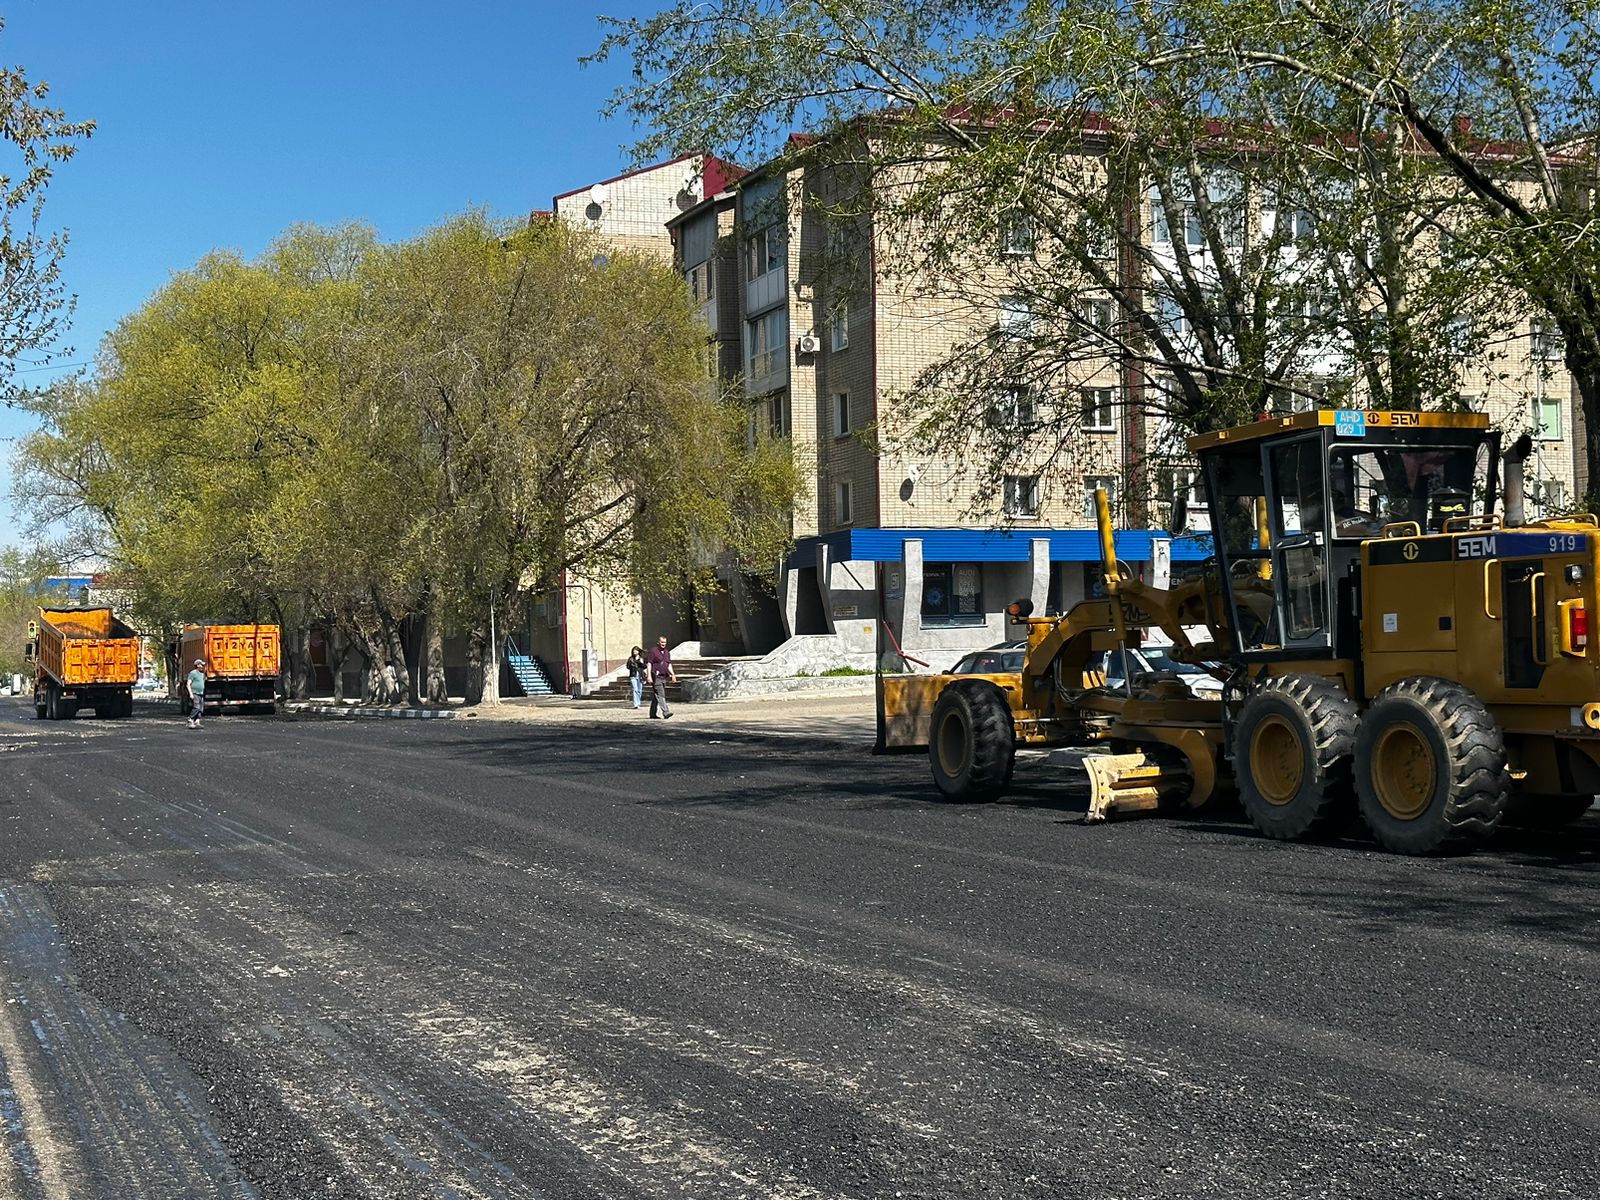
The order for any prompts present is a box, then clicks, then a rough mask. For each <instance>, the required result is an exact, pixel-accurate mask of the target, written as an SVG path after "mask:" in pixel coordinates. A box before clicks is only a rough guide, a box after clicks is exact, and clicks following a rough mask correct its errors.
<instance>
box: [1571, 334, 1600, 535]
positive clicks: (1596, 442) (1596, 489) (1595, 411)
mask: <svg viewBox="0 0 1600 1200" xmlns="http://www.w3.org/2000/svg"><path fill="white" fill-rule="evenodd" d="M1567 366H1568V369H1570V370H1572V377H1573V379H1574V380H1576V381H1577V384H1578V408H1579V410H1580V411H1581V412H1582V414H1583V432H1584V439H1583V441H1584V446H1583V467H1584V473H1585V475H1586V478H1585V480H1584V486H1583V491H1582V492H1578V489H1577V488H1574V489H1573V491H1574V492H1575V493H1576V494H1575V495H1574V496H1573V503H1574V505H1575V506H1576V507H1577V509H1578V511H1580V512H1592V513H1597V514H1600V361H1595V362H1587V361H1579V362H1577V363H1576V364H1574V363H1573V362H1572V360H1571V359H1570V358H1569V360H1568V363H1567ZM1566 433H1567V435H1568V437H1569V438H1575V437H1576V435H1577V430H1576V429H1572V430H1567V431H1566ZM1576 458H1577V456H1576V455H1574V462H1573V464H1572V465H1573V467H1574V468H1575V469H1576V468H1577V467H1578V465H1579V464H1578V462H1577V461H1576ZM1573 482H1574V483H1577V482H1578V481H1577V480H1573Z"/></svg>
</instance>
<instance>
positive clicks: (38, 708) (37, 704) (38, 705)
mask: <svg viewBox="0 0 1600 1200" xmlns="http://www.w3.org/2000/svg"><path fill="white" fill-rule="evenodd" d="M49 711H50V710H49V707H48V706H47V705H46V703H45V701H43V700H41V699H39V695H38V693H37V692H35V693H34V697H33V715H34V717H35V719H37V720H40V721H42V720H44V718H45V714H46V713H47V712H49Z"/></svg>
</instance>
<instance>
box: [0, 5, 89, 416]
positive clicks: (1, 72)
mask: <svg viewBox="0 0 1600 1200" xmlns="http://www.w3.org/2000/svg"><path fill="white" fill-rule="evenodd" d="M3 29H4V22H3V21H0V30H3ZM49 93H50V87H49V85H48V84H47V83H44V82H42V81H39V82H34V81H31V80H30V79H29V78H28V74H27V72H26V71H25V70H24V69H23V68H21V67H3V68H0V147H3V148H0V400H3V401H5V402H8V403H9V402H12V401H15V400H16V399H17V398H18V396H19V395H21V393H22V392H23V390H24V389H23V387H22V385H21V384H19V383H18V382H17V379H16V370H17V364H18V363H19V362H22V361H24V360H26V361H27V362H29V363H30V364H31V365H33V366H39V365H42V363H43V362H44V361H47V360H48V351H49V350H50V348H51V347H52V346H54V345H55V343H56V341H57V339H58V338H59V336H60V334H61V331H62V329H63V327H64V325H65V323H66V321H67V319H68V317H69V316H70V313H71V307H72V304H71V299H70V297H69V296H68V295H67V293H66V289H65V288H64V286H63V285H62V282H61V260H62V257H63V256H64V255H65V254H66V249H67V235H66V233H65V231H62V230H56V231H48V230H47V229H46V228H45V225H44V201H45V194H46V192H47V190H48V188H49V185H50V181H51V179H52V178H53V177H54V175H55V172H56V169H57V168H58V167H60V166H61V165H62V164H63V163H65V162H66V161H67V160H68V159H70V158H71V157H72V156H73V155H74V154H75V153H76V152H77V149H78V146H79V144H80V143H81V142H82V141H84V140H85V139H87V138H88V137H89V136H90V135H91V134H92V133H93V132H94V122H92V121H71V120H68V119H67V116H66V114H65V113H64V112H62V110H60V109H58V108H55V107H52V106H51V105H49V104H48V103H46V101H47V99H48V97H49ZM29 355H35V356H43V357H35V358H28V357H27V356H29Z"/></svg>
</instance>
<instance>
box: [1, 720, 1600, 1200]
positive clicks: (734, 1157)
mask: <svg viewBox="0 0 1600 1200" xmlns="http://www.w3.org/2000/svg"><path fill="white" fill-rule="evenodd" d="M1017 783H1018V786H1017V788H1016V790H1015V792H1014V794H1013V795H1012V797H1011V798H1010V799H1009V800H1008V801H1007V802H1005V803H1001V804H996V805H989V806H955V805H950V804H945V803H941V802H939V801H937V800H936V799H935V798H934V796H933V794H932V792H931V788H930V786H929V783H928V779H927V767H926V763H925V761H924V760H923V759H921V758H920V757H916V756H911V757H889V758H873V757H871V756H869V755H868V754H866V753H865V751H864V750H863V749H862V748H859V747H853V746H848V745H842V744H839V743H835V742H826V741H810V740H807V739H805V738H798V739H797V738H793V737H789V738H782V739H779V738H763V737H760V736H756V735H750V736H741V735H736V734H729V733H719V734H714V735H713V734H707V733H705V732H704V731H697V730H695V729H694V728H692V727H691V726H690V725H689V724H688V723H679V722H647V721H643V720H641V721H640V722H639V723H638V724H637V725H634V726H620V727H619V726H615V725H607V726H593V727H587V726H583V725H573V724H563V725H560V726H555V725H552V726H541V725H539V724H537V723H520V724H518V723H508V722H489V721H472V720H455V721H437V722H361V723H334V722H326V721H320V720H315V719H301V720H294V719H285V718H281V717H280V718H246V717H239V718H227V719H222V720H215V721H211V722H208V725H207V727H206V728H205V729H204V730H202V731H200V732H198V733H196V732H190V731H188V730H187V729H185V728H184V726H183V723H182V721H181V720H179V719H177V718H176V717H175V716H171V715H167V714H162V715H154V714H153V713H151V712H146V711H144V710H142V709H141V712H140V714H139V715H136V716H135V717H134V718H133V719H131V720H124V721H116V722H101V721H97V720H94V719H93V718H89V717H83V718H80V719H78V720H75V721H71V722H64V723H60V724H50V723H42V722H35V721H34V720H33V719H32V710H31V708H27V707H23V706H21V705H16V704H13V703H12V702H8V701H0V1196H4V1197H13V1196H14V1197H18V1198H28V1200H32V1198H35V1197H50V1198H52V1200H54V1198H56V1197H67V1198H71V1200H79V1198H85V1200H87V1198H97V1197H107V1198H116V1200H124V1198H139V1197H151V1198H157V1197H159V1198H162V1200H170V1198H174V1197H189V1196H240V1197H257V1196H258V1197H290V1196H293V1197H341V1196H376V1197H413V1196H415V1197H547V1198H551V1200H569V1198H586V1197H619V1198H623V1197H626V1198H633V1197H687V1198H694V1200H699V1198H702V1197H704V1198H708V1200H719V1198H723V1197H749V1198H751V1200H798V1198H806V1200H809V1198H819V1200H820V1198H832V1197H861V1198H866V1197H874V1198H876V1197H883V1198H890V1197H906V1198H910V1197H927V1198H941V1200H942V1198H950V1197H999V1198H1007V1200H1013V1198H1015V1200H1020V1198H1025V1197H1041V1198H1042V1197H1051V1198H1054V1197H1062V1198H1078V1197H1086V1198H1087V1197H1094V1198H1101V1197H1105V1198H1112V1197H1114V1198H1118V1200H1134V1198H1142V1197H1163V1198H1165V1197H1173V1198H1177V1197H1230V1198H1256V1197H1259V1198H1261V1200H1294V1198H1301V1197H1304V1198H1307V1200H1309V1198H1313V1197H1317V1198H1321V1197H1360V1198H1363V1200H1388V1198H1400V1197H1434V1198H1437V1197H1452V1198H1453V1197H1474V1198H1476V1197H1485V1198H1488V1197H1493V1198H1500V1197H1556V1196H1565V1197H1597V1196H1600V1164H1597V1163H1596V1157H1595V1153H1594V1149H1593V1147H1594V1140H1595V1136H1596V1134H1597V1132H1600V1087H1597V1084H1600V1034H1597V1028H1600V1021H1597V1014H1596V1008H1597V1002H1600V988H1597V986H1596V985H1597V977H1600V970H1597V965H1600V945H1597V934H1600V892H1597V888H1596V883H1597V881H1600V811H1591V812H1590V814H1588V815H1587V816H1586V817H1585V818H1584V819H1583V820H1582V821H1581V822H1580V823H1579V824H1578V825H1577V826H1574V827H1573V828H1571V829H1568V830H1566V831H1563V832H1561V833H1558V834H1538V835H1535V834H1528V833H1506V834H1502V835H1501V836H1500V837H1499V838H1498V840H1497V841H1496V842H1495V844H1494V845H1492V846H1491V847H1490V848H1489V849H1487V850H1484V851H1481V852H1479V853H1477V854H1475V855H1473V856H1471V857H1466V858H1456V859H1444V860H1411V859H1403V858H1396V857H1392V856H1388V855H1385V854H1381V853H1379V852H1377V851H1376V850H1375V849H1374V848H1373V847H1372V846H1371V844H1370V843H1367V842H1364V841H1362V840H1360V839H1358V838H1354V837H1352V838H1351V839H1350V840H1344V841H1338V842H1333V843H1329V844H1321V845H1301V846H1285V845H1280V844H1277V843H1272V842H1268V841H1265V840H1263V839H1261V838H1259V837H1257V836H1256V835H1255V833H1254V832H1253V831H1252V830H1251V829H1250V828H1249V827H1248V826H1247V825H1244V824H1242V823H1240V822H1239V821H1238V820H1236V819H1230V818H1226V817H1221V818H1206V819H1201V818H1189V819H1147V820H1134V821H1125V822H1121V823H1114V824H1111V825H1099V826H1089V825H1085V824H1084V823H1083V810H1084V801H1085V797H1084V794H1083V791H1082V787H1081V776H1074V775H1063V774H1061V773H1059V769H1058V768H1051V767H1049V766H1048V765H1046V764H1045V763H1043V762H1037V761H1036V762H1030V763H1028V764H1025V765H1024V766H1023V767H1022V768H1020V769H1019V772H1018V779H1017Z"/></svg>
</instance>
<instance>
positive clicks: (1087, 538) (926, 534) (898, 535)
mask: <svg viewBox="0 0 1600 1200" xmlns="http://www.w3.org/2000/svg"><path fill="white" fill-rule="evenodd" d="M1115 536H1116V547H1117V557H1118V558H1120V559H1122V560H1123V561H1124V562H1148V561H1149V559H1150V540H1151V539H1152V538H1158V537H1166V536H1167V535H1166V534H1165V533H1164V532H1162V531H1161V530H1159V529H1119V530H1117V531H1116V535H1115ZM911 539H916V540H920V541H921V542H922V561H923V562H994V563H1000V562H1027V561H1028V555H1029V549H1030V547H1029V543H1031V542H1034V541H1040V540H1042V541H1046V542H1049V543H1050V561H1051V562H1098V561H1100V536H1099V534H1097V533H1096V532H1095V531H1094V530H1093V529H841V530H839V531H838V532H837V533H827V534H823V535H822V536H820V537H808V538H801V539H800V541H799V542H798V543H797V544H796V545H795V548H794V551H793V553H791V554H790V555H789V559H788V565H789V566H791V567H804V566H809V565H811V564H812V563H814V562H815V561H816V554H817V550H816V548H817V546H818V545H826V546H827V547H828V555H829V557H830V558H832V559H833V561H834V562H844V561H856V562H901V561H903V560H904V558H905V543H906V542H907V541H908V540H911ZM1171 540H1172V561H1174V562H1200V561H1202V560H1204V559H1206V558H1209V557H1210V556H1211V543H1210V539H1209V538H1193V537H1180V538H1172V539H1171Z"/></svg>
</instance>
